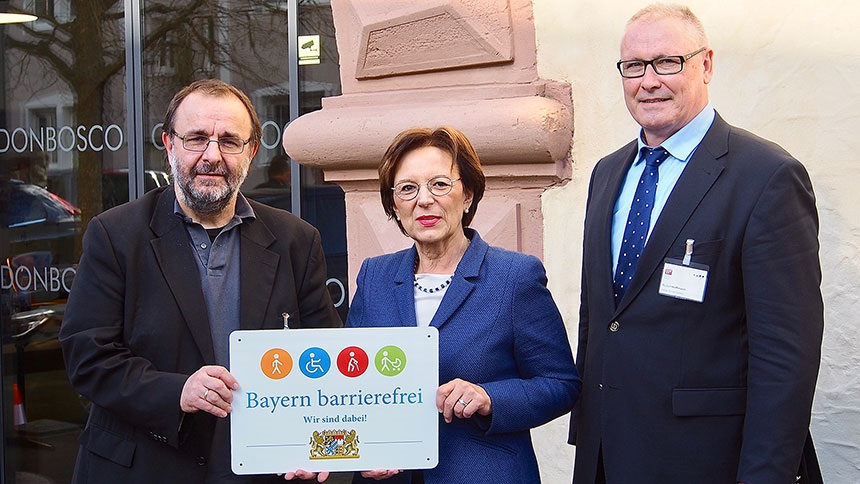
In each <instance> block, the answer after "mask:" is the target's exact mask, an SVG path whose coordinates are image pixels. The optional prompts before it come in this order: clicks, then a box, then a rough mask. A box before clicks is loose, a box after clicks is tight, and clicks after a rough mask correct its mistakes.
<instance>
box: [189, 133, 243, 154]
mask: <svg viewBox="0 0 860 484" xmlns="http://www.w3.org/2000/svg"><path fill="white" fill-rule="evenodd" d="M173 135H174V136H176V137H177V138H179V139H181V140H182V147H183V148H185V149H186V150H188V151H195V152H197V153H202V152H204V151H206V149H207V148H209V143H218V149H220V150H221V153H224V154H225V155H238V154H239V153H241V152H243V151H245V145H246V144H248V143H250V142H251V139H250V138H249V139H248V140H243V139H242V138H237V137H235V136H224V137H223V138H218V139H213V138H210V137H208V136H204V135H202V134H187V135H185V136H181V135H179V133H177V132H175V131H174V132H173Z"/></svg>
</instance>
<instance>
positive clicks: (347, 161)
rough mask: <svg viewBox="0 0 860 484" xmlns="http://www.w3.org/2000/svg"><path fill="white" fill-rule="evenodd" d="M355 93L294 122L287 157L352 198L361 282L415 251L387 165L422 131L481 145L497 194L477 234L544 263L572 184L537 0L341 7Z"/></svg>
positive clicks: (561, 102) (381, 1) (353, 251)
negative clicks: (558, 209) (391, 154)
mask: <svg viewBox="0 0 860 484" xmlns="http://www.w3.org/2000/svg"><path fill="white" fill-rule="evenodd" d="M331 5H332V10H333V14H334V22H335V29H336V37H337V46H338V52H339V54H340V76H341V83H342V88H343V94H342V95H340V96H336V97H330V98H325V99H323V104H322V109H321V110H319V111H315V112H312V113H308V114H305V115H303V116H301V117H299V118H298V119H296V120H295V121H293V122H292V123H291V124H290V125H289V126H288V127H287V129H286V130H285V132H284V148H285V150H286V152H287V153H288V154H289V155H290V157H292V159H293V160H295V161H297V162H299V163H302V164H304V165H311V166H315V167H318V168H320V169H321V170H323V172H324V173H325V179H326V180H327V181H332V182H335V183H338V184H339V185H340V186H341V187H342V188H343V190H344V192H345V193H346V212H347V213H346V223H347V250H348V253H349V256H348V257H349V259H348V263H349V277H350V281H354V280H355V276H356V275H357V273H358V269H359V267H360V265H361V261H362V260H364V258H366V257H370V256H374V255H379V254H382V253H387V252H391V251H394V250H398V249H401V248H404V247H408V246H410V245H411V243H412V242H411V240H410V239H408V238H406V237H404V236H403V235H402V234H401V233H400V231H399V230H398V229H397V226H396V224H395V223H394V222H391V221H388V220H387V219H386V217H385V214H384V212H383V210H382V205H381V203H380V199H379V185H378V180H377V167H378V165H379V160H380V158H381V157H382V155H383V153H384V152H385V149H386V148H387V147H388V144H389V143H390V142H391V140H392V139H393V138H394V136H395V135H396V134H397V133H399V132H400V131H402V130H404V129H407V128H411V127H429V128H434V127H437V126H441V125H450V126H453V127H455V128H457V129H460V130H461V131H463V132H464V133H465V134H466V136H468V137H469V139H470V140H471V141H472V143H473V144H474V146H475V149H476V150H477V152H478V155H479V157H480V158H481V162H482V163H483V166H484V170H485V173H486V175H487V190H486V193H485V195H484V199H483V200H482V201H481V203H480V205H479V207H478V211H477V214H476V216H475V219H474V221H473V223H472V226H473V227H475V228H476V229H477V230H478V231H479V232H480V233H481V235H482V237H484V239H485V240H487V241H488V242H489V243H490V244H492V245H498V246H501V247H505V248H508V249H512V250H517V251H520V252H525V253H528V254H533V255H536V256H538V257H542V255H543V215H542V213H541V200H540V197H541V194H542V193H543V191H544V190H545V189H546V188H547V187H549V186H553V185H556V184H559V183H564V182H566V181H567V180H568V179H569V177H570V156H569V154H570V143H571V140H572V136H573V107H572V104H571V96H570V87H569V85H567V84H562V83H558V82H552V81H547V80H542V79H539V78H538V76H537V66H536V53H535V35H534V24H533V18H532V2H531V1H530V0H429V1H427V0H422V1H416V0H332V2H331Z"/></svg>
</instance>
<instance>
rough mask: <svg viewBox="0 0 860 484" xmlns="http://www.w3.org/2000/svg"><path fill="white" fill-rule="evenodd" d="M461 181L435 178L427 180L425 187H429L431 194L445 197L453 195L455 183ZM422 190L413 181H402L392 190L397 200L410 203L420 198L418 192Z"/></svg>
mask: <svg viewBox="0 0 860 484" xmlns="http://www.w3.org/2000/svg"><path fill="white" fill-rule="evenodd" d="M458 181H460V179H459V178H457V179H456V180H452V179H450V178H448V177H447V176H434V177H433V178H431V179H429V180H427V183H424V185H426V186H427V190H429V191H430V193H431V194H433V195H435V196H437V197H444V196H445V195H447V194H449V193H451V190H453V189H454V183H456V182H458ZM420 189H421V184H420V183H416V182H413V181H402V182H400V183H398V184H396V185H394V186H393V187H391V190H392V191H393V192H394V195H396V196H397V198H399V199H401V200H403V201H405V202H408V201H409V200H414V199H415V197H417V196H418V191H419V190H420Z"/></svg>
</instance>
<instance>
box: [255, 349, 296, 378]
mask: <svg viewBox="0 0 860 484" xmlns="http://www.w3.org/2000/svg"><path fill="white" fill-rule="evenodd" d="M292 369H293V358H292V356H290V354H289V353H288V352H287V351H286V350H284V349H281V348H272V349H270V350H269V351H267V352H266V353H264V354H263V357H262V358H260V370H262V372H263V374H264V375H266V376H267V377H269V378H271V379H272V380H280V379H281V378H284V377H285V376H287V375H289V374H290V371H291V370H292Z"/></svg>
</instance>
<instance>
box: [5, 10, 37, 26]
mask: <svg viewBox="0 0 860 484" xmlns="http://www.w3.org/2000/svg"><path fill="white" fill-rule="evenodd" d="M36 20H39V17H37V16H35V15H30V14H27V13H8V12H0V24H22V23H25V22H35V21H36Z"/></svg>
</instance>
